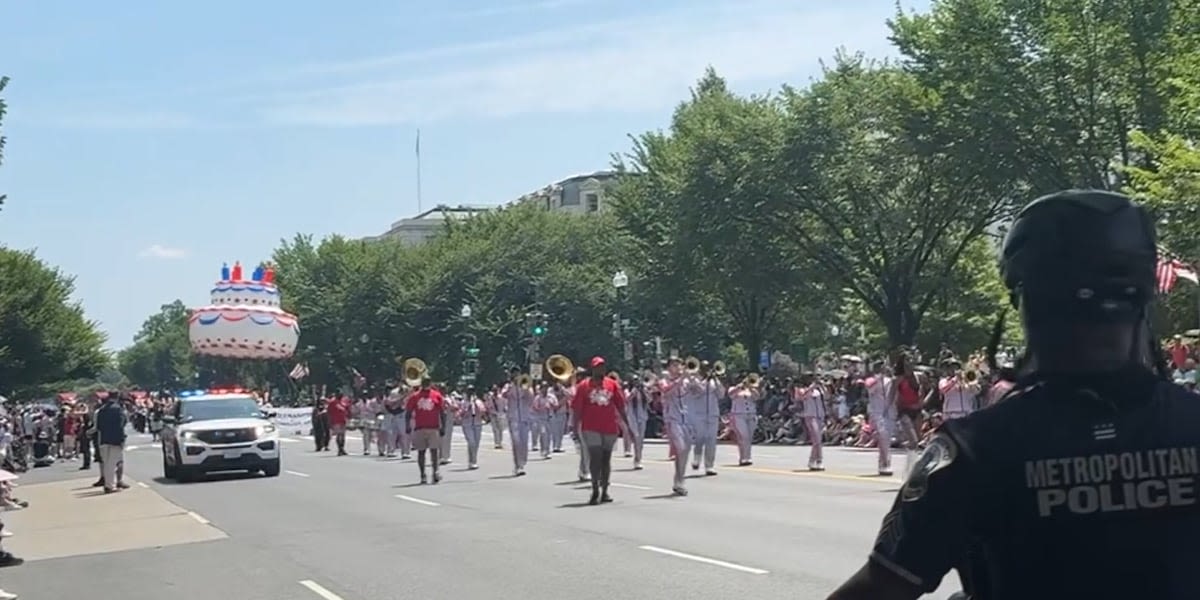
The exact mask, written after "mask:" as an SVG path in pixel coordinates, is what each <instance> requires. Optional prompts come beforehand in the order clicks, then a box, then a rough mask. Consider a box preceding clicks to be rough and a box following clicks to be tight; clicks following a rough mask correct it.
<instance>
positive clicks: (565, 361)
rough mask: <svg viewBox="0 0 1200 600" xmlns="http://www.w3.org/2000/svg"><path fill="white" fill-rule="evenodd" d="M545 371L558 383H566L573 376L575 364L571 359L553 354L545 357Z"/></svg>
mask: <svg viewBox="0 0 1200 600" xmlns="http://www.w3.org/2000/svg"><path fill="white" fill-rule="evenodd" d="M546 372H547V373H549V374H550V377H553V378H554V379H555V380H556V381H558V382H559V383H566V382H567V381H568V380H570V379H571V378H572V377H574V376H575V364H574V363H572V362H571V359H569V358H567V357H565V356H563V355H561V354H555V355H552V356H551V357H550V358H547V359H546Z"/></svg>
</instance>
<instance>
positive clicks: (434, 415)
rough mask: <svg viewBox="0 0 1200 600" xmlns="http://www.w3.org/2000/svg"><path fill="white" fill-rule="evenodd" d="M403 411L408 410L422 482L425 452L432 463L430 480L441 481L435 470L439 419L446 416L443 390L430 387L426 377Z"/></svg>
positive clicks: (438, 444) (440, 434)
mask: <svg viewBox="0 0 1200 600" xmlns="http://www.w3.org/2000/svg"><path fill="white" fill-rule="evenodd" d="M405 412H407V413H408V428H409V429H411V430H412V444H413V448H415V449H416V450H417V467H418V468H419V469H420V470H421V483H428V482H429V480H428V479H426V478H425V451H426V450H428V451H429V464H430V465H432V466H433V483H435V484H436V483H437V482H439V481H441V480H442V474H441V473H439V472H438V449H439V448H441V444H442V419H444V418H445V417H446V401H445V398H443V397H442V393H441V392H439V391H437V390H435V389H433V385H432V381H431V380H430V379H429V377H425V378H423V379H422V380H421V387H420V389H418V390H417V391H415V392H413V393H412V395H410V396H409V397H408V401H407V406H406V410H405Z"/></svg>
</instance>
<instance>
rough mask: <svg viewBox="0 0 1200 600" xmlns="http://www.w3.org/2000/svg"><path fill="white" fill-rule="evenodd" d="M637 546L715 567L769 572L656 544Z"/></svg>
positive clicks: (755, 573)
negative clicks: (660, 546)
mask: <svg viewBox="0 0 1200 600" xmlns="http://www.w3.org/2000/svg"><path fill="white" fill-rule="evenodd" d="M638 548H640V549H642V550H648V551H650V552H657V553H659V554H665V555H667V556H674V557H675V558H683V559H686V560H694V561H696V562H700V563H704V564H706V565H713V566H716V567H725V568H726V569H733V570H734V571H741V572H743V573H750V574H752V575H766V574H767V573H769V571H764V570H762V569H756V568H754V567H747V566H746V565H739V564H737V563H731V562H725V561H723V560H717V559H715V558H706V557H704V556H696V555H695V554H686V553H684V552H678V551H675V550H668V549H666V548H659V547H658V546H638Z"/></svg>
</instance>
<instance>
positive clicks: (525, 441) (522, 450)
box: [508, 419, 533, 469]
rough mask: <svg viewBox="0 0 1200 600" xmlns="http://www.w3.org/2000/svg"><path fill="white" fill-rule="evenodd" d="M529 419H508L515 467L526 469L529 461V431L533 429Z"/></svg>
mask: <svg viewBox="0 0 1200 600" xmlns="http://www.w3.org/2000/svg"><path fill="white" fill-rule="evenodd" d="M532 425H533V424H532V423H531V422H529V421H517V420H511V419H510V420H509V421H508V433H509V435H510V436H511V437H512V452H513V467H514V468H516V469H524V468H525V463H526V462H528V461H529V432H530V430H531V429H532Z"/></svg>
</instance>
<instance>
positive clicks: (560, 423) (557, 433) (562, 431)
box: [550, 412, 567, 452]
mask: <svg viewBox="0 0 1200 600" xmlns="http://www.w3.org/2000/svg"><path fill="white" fill-rule="evenodd" d="M566 434H567V413H565V412H556V413H554V414H552V415H550V447H551V448H553V449H554V451H555V452H558V451H560V450H562V443H563V436H565V435H566Z"/></svg>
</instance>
